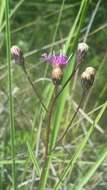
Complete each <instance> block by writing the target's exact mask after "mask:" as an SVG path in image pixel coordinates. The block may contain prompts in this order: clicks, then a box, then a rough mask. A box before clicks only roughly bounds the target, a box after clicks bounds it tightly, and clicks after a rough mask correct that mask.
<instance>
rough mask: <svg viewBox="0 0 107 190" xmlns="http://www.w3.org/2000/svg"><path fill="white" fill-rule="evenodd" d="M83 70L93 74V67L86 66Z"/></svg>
mask: <svg viewBox="0 0 107 190" xmlns="http://www.w3.org/2000/svg"><path fill="white" fill-rule="evenodd" d="M85 71H86V72H88V73H90V75H92V76H95V69H94V68H93V67H87V68H86V69H85Z"/></svg>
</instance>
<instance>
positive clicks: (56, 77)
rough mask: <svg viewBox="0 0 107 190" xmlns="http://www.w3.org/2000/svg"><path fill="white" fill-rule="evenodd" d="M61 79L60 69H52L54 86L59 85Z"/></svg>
mask: <svg viewBox="0 0 107 190" xmlns="http://www.w3.org/2000/svg"><path fill="white" fill-rule="evenodd" d="M62 78H63V72H62V70H61V68H60V67H55V68H53V71H52V80H53V83H54V84H55V85H59V84H60V83H61V81H62Z"/></svg>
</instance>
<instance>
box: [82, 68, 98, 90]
mask: <svg viewBox="0 0 107 190" xmlns="http://www.w3.org/2000/svg"><path fill="white" fill-rule="evenodd" d="M94 78H95V69H94V68H93V67H88V68H86V70H85V71H84V72H83V73H82V75H81V83H82V87H83V89H85V90H89V88H90V87H91V86H92V85H93V82H94Z"/></svg>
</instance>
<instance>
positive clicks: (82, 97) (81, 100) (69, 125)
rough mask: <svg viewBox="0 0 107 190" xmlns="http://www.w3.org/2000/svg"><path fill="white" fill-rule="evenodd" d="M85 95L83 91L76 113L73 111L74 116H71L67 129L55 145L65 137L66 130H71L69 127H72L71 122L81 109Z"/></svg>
mask: <svg viewBox="0 0 107 190" xmlns="http://www.w3.org/2000/svg"><path fill="white" fill-rule="evenodd" d="M85 94H86V92H85V91H83V93H82V96H81V99H80V102H79V105H78V107H77V109H76V111H75V113H74V115H73V117H72V119H71V121H70V122H69V124H68V126H67V128H66V129H65V131H64V133H63V134H62V136H61V137H60V138H59V139H58V141H57V142H56V144H59V143H60V142H61V141H62V139H63V138H64V137H65V135H66V134H67V132H68V130H69V129H70V128H71V125H72V123H73V121H74V119H75V117H76V115H77V113H78V111H79V108H80V107H81V104H82V102H83V99H84V96H85Z"/></svg>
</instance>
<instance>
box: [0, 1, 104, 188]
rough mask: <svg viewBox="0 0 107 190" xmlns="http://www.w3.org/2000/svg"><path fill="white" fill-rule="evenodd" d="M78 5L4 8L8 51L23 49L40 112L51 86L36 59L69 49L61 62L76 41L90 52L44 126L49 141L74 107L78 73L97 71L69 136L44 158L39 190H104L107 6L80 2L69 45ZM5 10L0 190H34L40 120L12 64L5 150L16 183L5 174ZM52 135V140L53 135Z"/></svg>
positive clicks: (0, 24)
mask: <svg viewBox="0 0 107 190" xmlns="http://www.w3.org/2000/svg"><path fill="white" fill-rule="evenodd" d="M86 2H88V1H87V0H86V1H85V0H83V1H79V0H65V1H62V0H56V1H55V0H44V1H43V0H31V1H27V0H20V1H17V0H10V2H9V6H10V11H9V18H10V24H11V25H10V26H11V27H10V28H11V45H15V44H16V45H18V46H19V47H21V48H22V49H23V52H24V56H25V61H26V67H27V70H28V72H29V74H30V77H31V78H32V81H33V82H34V84H35V86H36V88H37V89H38V91H39V92H40V93H41V96H42V97H43V99H44V103H45V104H46V105H48V104H49V101H50V99H51V95H52V93H53V84H52V82H51V78H50V77H51V68H50V67H48V66H47V64H45V63H43V62H42V61H41V60H40V57H41V54H43V53H45V52H47V53H50V52H51V51H52V50H54V51H55V52H56V53H59V50H60V49H61V48H63V45H64V44H66V42H68V45H69V48H68V49H66V52H67V54H68V55H70V54H73V53H74V54H75V52H76V48H77V42H82V41H85V42H86V43H87V44H88V45H89V47H90V48H89V52H88V55H87V58H86V61H85V63H84V64H83V65H81V67H80V69H79V73H78V74H77V77H75V78H73V79H72V80H71V82H70V85H69V89H68V88H67V89H65V91H64V94H63V95H62V96H61V97H60V99H59V102H58V104H57V105H56V109H55V110H54V113H53V115H54V117H53V120H52V125H53V126H54V127H55V126H56V128H55V129H56V131H57V132H56V136H57V138H58V137H60V136H61V134H62V132H63V131H64V129H65V128H66V126H67V124H68V123H69V120H70V119H71V117H72V115H73V113H74V111H75V110H76V108H77V105H78V104H79V100H80V97H81V94H82V87H81V83H80V74H81V73H82V72H83V71H84V69H85V68H86V67H87V66H93V67H94V68H95V69H96V71H97V73H96V79H95V82H94V85H93V87H92V89H91V90H90V92H89V94H88V96H87V97H86V98H84V102H83V105H82V107H81V109H80V111H79V112H78V115H77V117H76V120H75V122H74V123H73V129H72V130H70V131H69V133H68V134H67V135H66V137H65V138H64V140H63V142H61V143H60V144H59V145H58V146H57V148H56V151H55V153H54V155H51V156H52V163H51V164H50V171H48V179H47V183H46V189H61V190H72V189H73V190H80V189H82V190H83V189H84V190H89V189H90V190H106V189H107V167H106V166H107V157H106V156H107V148H106V147H107V129H106V126H107V125H106V123H107V109H106V106H107V102H106V100H107V77H106V75H107V71H106V70H107V65H106V60H107V52H106V46H107V45H106V41H107V40H106V38H107V31H106V27H107V2H106V1H104V0H98V1H97V0H93V1H91V0H90V1H89V4H88V3H87V7H86V16H84V18H82V21H81V20H79V21H78V24H77V25H76V28H74V31H73V33H72V37H71V38H70V35H69V32H70V31H72V30H73V27H74V24H75V19H76V17H77V15H78V14H79V9H80V6H81V4H82V3H83V9H84V7H85V3H86ZM5 8H6V1H4V0H1V1H0V189H1V190H5V189H6V190H10V189H12V184H13V185H14V188H15V184H14V183H12V182H13V181H14V180H15V179H16V180H15V181H16V186H17V189H20V190H31V189H32V190H36V189H39V188H38V184H39V179H40V173H41V168H42V166H43V161H44V152H45V145H44V144H45V141H46V136H45V133H46V128H47V120H46V113H45V111H43V110H42V109H41V106H40V103H39V102H38V99H37V98H36V97H35V94H34V92H33V90H32V87H31V86H30V85H29V83H28V81H27V78H26V76H25V75H24V73H23V71H22V70H21V68H20V67H18V66H17V65H14V64H13V61H12V64H11V74H12V91H11V93H12V98H13V103H14V106H13V112H14V114H13V115H14V126H15V131H14V130H13V131H14V132H15V133H14V134H13V143H14V148H15V154H14V157H15V165H16V166H15V168H16V176H14V178H13V176H12V169H11V168H12V167H11V166H12V163H13V162H12V157H11V150H12V148H11V147H12V143H11V140H12V133H11V130H12V129H11V128H10V119H9V115H10V112H11V110H10V109H9V104H8V102H9V101H8V100H9V96H11V94H10V95H9V93H8V92H9V91H8V85H9V80H8V71H9V67H7V64H6V63H7V62H8V61H9V59H7V54H6V48H9V47H8V46H7V45H6V44H7V39H6V28H5V27H6V26H7V32H8V29H9V28H8V23H6V16H5V13H6V11H7V9H5ZM5 10H6V11H5ZM81 14H82V13H81ZM80 18H81V17H80ZM79 23H80V24H81V26H80V28H79ZM77 30H79V32H80V34H79V33H77ZM7 37H8V36H7ZM68 39H70V41H69V40H68ZM73 40H74V41H73ZM72 44H73V45H74V47H73V45H72ZM8 58H9V57H8ZM74 62H75V56H73V58H72V59H71V62H70V66H69V68H70V70H69V69H68V70H69V71H68V70H66V72H65V78H64V80H66V79H67V78H68V77H67V76H69V74H70V72H71V69H72V65H73V64H74ZM10 90H11V89H10ZM93 123H94V124H93ZM74 126H75V127H74ZM94 127H95V129H94V130H93V128H94ZM59 128H60V129H59ZM89 129H92V131H89ZM52 132H53V136H54V130H53V131H52ZM91 133H92V134H91ZM90 135H91V136H90ZM85 137H86V138H87V139H85ZM51 139H52V142H53V141H54V140H55V139H54V137H51ZM87 141H88V142H87ZM86 142H87V143H86ZM79 144H80V145H81V146H80V147H79ZM51 145H52V143H51ZM79 150H80V151H79ZM78 153H79V155H78ZM66 167H68V170H66V171H67V172H68V173H67V175H66V176H63V175H62V176H61V174H63V171H64V170H65V168H66ZM66 171H65V172H64V173H66ZM13 174H14V171H13ZM60 177H61V179H62V178H63V181H61V179H60ZM41 189H42V188H41Z"/></svg>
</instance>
